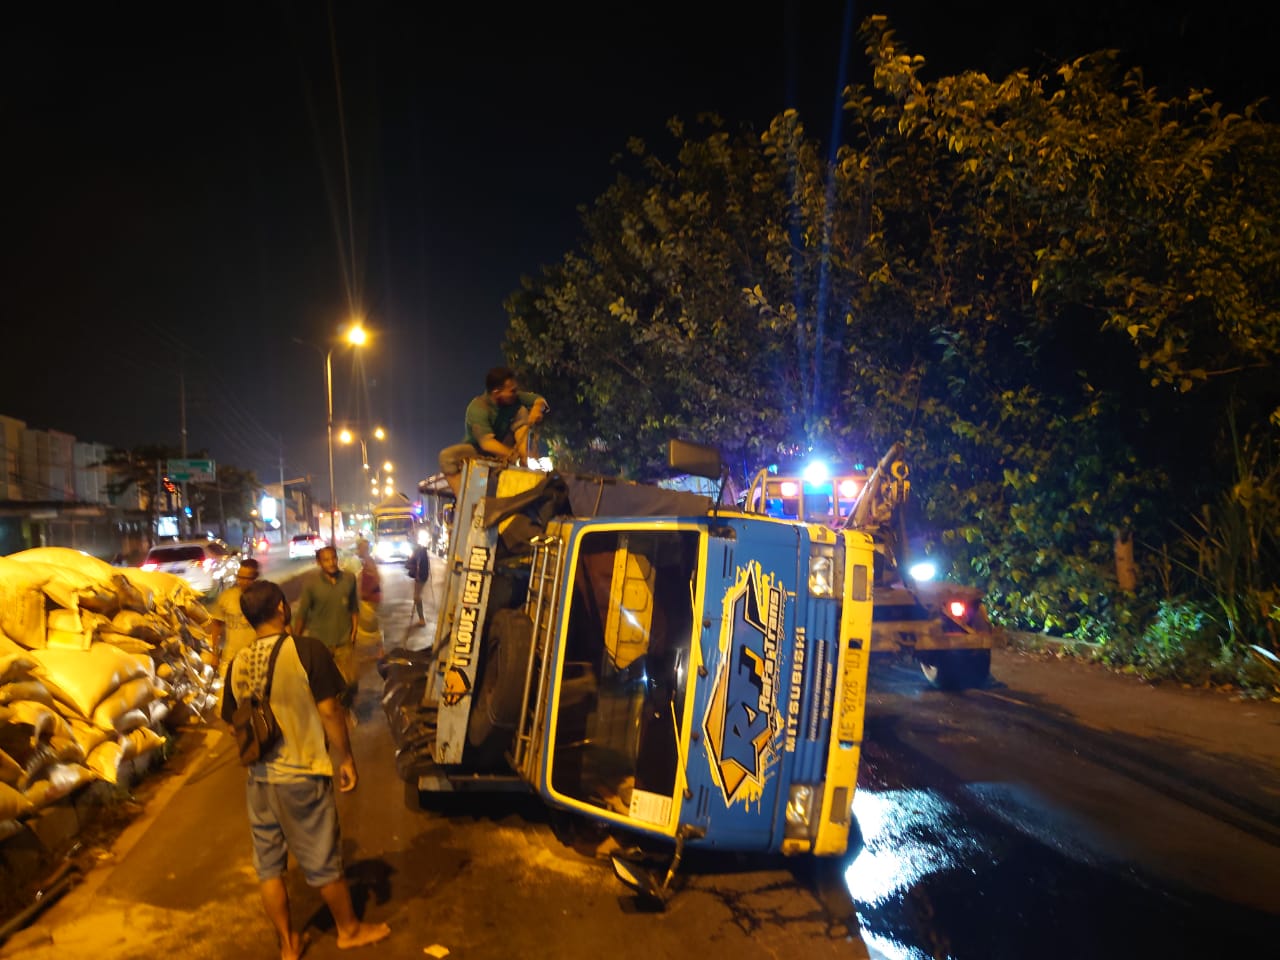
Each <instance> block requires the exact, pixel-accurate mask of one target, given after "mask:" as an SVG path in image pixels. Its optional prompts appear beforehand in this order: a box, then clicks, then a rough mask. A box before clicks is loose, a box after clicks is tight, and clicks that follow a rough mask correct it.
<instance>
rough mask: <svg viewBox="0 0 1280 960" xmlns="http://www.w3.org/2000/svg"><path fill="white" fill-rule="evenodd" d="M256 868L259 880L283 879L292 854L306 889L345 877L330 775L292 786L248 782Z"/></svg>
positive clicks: (312, 778) (246, 792)
mask: <svg viewBox="0 0 1280 960" xmlns="http://www.w3.org/2000/svg"><path fill="white" fill-rule="evenodd" d="M245 798H246V800H247V802H248V807H249V833H250V835H251V836H252V838H253V869H254V870H256V871H257V873H258V879H259V880H271V879H273V878H275V877H282V876H284V872H285V868H286V866H287V864H288V858H289V854H290V853H292V854H293V858H294V859H295V860H297V861H298V866H299V867H301V868H302V872H303V875H304V876H306V878H307V885H308V886H312V887H323V886H325V885H326V884H329V883H333V882H334V881H335V880H341V879H342V851H341V849H340V845H339V838H338V807H337V804H336V803H335V802H334V799H333V779H332V778H331V777H307V778H306V779H305V780H297V781H294V782H291V783H267V782H266V781H265V780H254V779H252V778H251V779H250V780H249V783H248V785H247V786H246V787H245Z"/></svg>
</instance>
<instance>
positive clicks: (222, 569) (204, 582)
mask: <svg viewBox="0 0 1280 960" xmlns="http://www.w3.org/2000/svg"><path fill="white" fill-rule="evenodd" d="M238 566H239V556H238V555H237V554H236V552H235V551H234V550H232V549H231V548H230V547H228V546H227V545H226V544H225V543H223V542H222V541H221V540H178V541H176V542H173V543H161V544H157V545H156V546H154V547H152V548H151V549H150V550H149V551H148V552H147V557H146V559H145V560H143V561H142V569H143V570H159V571H161V572H163V573H172V574H175V575H177V576H179V577H181V578H182V579H183V580H185V581H187V583H189V584H191V589H193V590H195V591H196V592H197V593H204V594H213V593H217V592H218V591H220V590H221V589H222V588H223V587H225V586H227V585H228V584H230V583H234V582H235V578H236V569H237V567H238Z"/></svg>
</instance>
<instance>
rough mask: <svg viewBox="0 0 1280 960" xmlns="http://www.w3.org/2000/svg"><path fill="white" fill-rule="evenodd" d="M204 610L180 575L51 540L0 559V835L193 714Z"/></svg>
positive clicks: (209, 689) (199, 692) (202, 708)
mask: <svg viewBox="0 0 1280 960" xmlns="http://www.w3.org/2000/svg"><path fill="white" fill-rule="evenodd" d="M208 624H209V614H208V611H207V610H206V609H205V607H204V604H203V603H201V601H200V598H199V596H197V595H196V593H195V592H194V591H193V590H192V589H191V588H190V586H188V584H187V583H186V581H184V580H182V579H181V578H180V577H175V576H172V575H170V574H165V573H158V572H150V571H144V570H137V569H134V568H116V567H112V566H110V565H109V564H106V563H104V562H102V561H101V560H98V559H95V558H94V557H90V556H88V555H86V554H83V553H80V552H79V551H77V550H70V549H66V548H62V547H41V548H38V549H35V550H26V551H23V552H22V553H16V554H13V555H11V556H9V557H0V839H3V838H4V837H5V836H8V835H11V834H13V833H15V832H17V831H18V830H21V829H22V827H21V823H20V818H21V817H22V816H24V815H25V814H29V813H32V812H34V811H36V810H39V809H40V808H41V807H44V806H47V805H48V804H50V803H52V802H53V801H55V800H58V799H60V798H61V797H64V796H66V795H67V794H69V793H71V792H72V791H74V790H75V789H76V788H77V787H79V786H81V785H82V784H84V783H87V782H89V781H92V780H97V779H100V780H106V781H108V782H110V783H115V782H116V781H117V779H118V778H119V775H120V771H121V768H122V765H124V764H125V763H126V762H127V761H129V760H132V759H134V758H137V757H142V756H144V755H146V754H147V753H149V752H150V751H152V750H155V749H156V748H157V747H159V746H160V745H162V744H163V743H164V739H165V738H164V736H163V734H162V732H161V731H163V729H164V728H163V726H162V721H164V720H166V718H168V719H169V721H170V722H172V721H174V720H181V719H184V718H187V717H192V718H201V717H203V716H205V715H207V714H208V713H209V712H210V711H211V710H212V709H213V708H214V706H215V705H216V703H217V699H218V690H219V686H218V680H217V675H216V671H215V670H214V669H213V668H212V667H211V666H210V665H209V663H208V661H209V660H211V659H212V654H211V652H210V647H209V636H208V632H207V627H208Z"/></svg>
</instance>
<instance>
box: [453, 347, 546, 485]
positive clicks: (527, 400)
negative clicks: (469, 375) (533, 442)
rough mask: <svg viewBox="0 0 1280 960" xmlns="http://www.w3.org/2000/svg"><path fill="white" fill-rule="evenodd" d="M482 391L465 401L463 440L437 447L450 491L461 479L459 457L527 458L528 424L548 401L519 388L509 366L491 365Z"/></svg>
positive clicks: (538, 418)
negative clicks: (441, 447)
mask: <svg viewBox="0 0 1280 960" xmlns="http://www.w3.org/2000/svg"><path fill="white" fill-rule="evenodd" d="M484 389H485V392H484V393H482V394H480V396H478V397H476V398H475V399H474V400H472V401H471V402H470V403H469V404H467V416H466V433H465V435H464V437H463V442H462V443H455V444H454V445H453V446H449V447H445V448H444V449H443V450H441V451H440V471H441V472H442V473H443V474H444V478H445V480H446V481H447V482H448V484H449V489H450V490H452V491H453V495H454V496H455V497H456V496H457V495H458V488H459V486H460V485H461V483H462V480H461V479H460V477H461V474H462V461H463V460H469V459H471V458H472V457H476V456H483V455H485V454H488V455H489V456H491V457H497V458H498V459H499V460H506V461H508V462H511V463H514V462H516V461H523V460H527V459H528V458H529V428H530V427H532V426H534V425H536V424H538V423H540V422H541V421H542V418H543V416H545V415H546V412H547V411H548V410H550V409H551V405H550V404H548V403H547V401H546V400H545V399H544V398H543V397H541V396H539V395H538V394H536V393H529V392H527V391H522V390H521V389H520V387H519V385H518V384H517V383H516V375H515V373H513V372H512V371H511V369H510V368H509V367H494V368H493V369H492V370H490V371H489V372H488V373H487V374H486V375H485V378H484Z"/></svg>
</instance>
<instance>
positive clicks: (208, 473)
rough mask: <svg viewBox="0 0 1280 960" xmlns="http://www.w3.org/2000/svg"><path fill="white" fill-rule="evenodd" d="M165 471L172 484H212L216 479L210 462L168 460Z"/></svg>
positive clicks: (216, 471)
mask: <svg viewBox="0 0 1280 960" xmlns="http://www.w3.org/2000/svg"><path fill="white" fill-rule="evenodd" d="M165 469H166V470H167V471H168V473H169V479H170V480H172V481H173V482H174V483H214V482H215V481H216V480H217V479H218V470H217V466H216V465H215V464H214V462H213V461H212V460H170V461H169V462H168V463H167V464H166V465H165Z"/></svg>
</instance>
